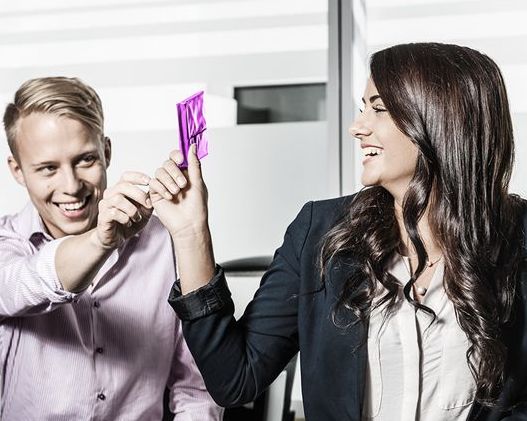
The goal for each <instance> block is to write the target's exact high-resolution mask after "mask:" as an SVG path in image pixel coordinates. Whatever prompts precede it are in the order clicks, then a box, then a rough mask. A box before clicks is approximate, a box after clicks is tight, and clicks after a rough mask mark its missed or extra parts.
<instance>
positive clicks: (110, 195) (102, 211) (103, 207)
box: [92, 171, 153, 249]
mask: <svg viewBox="0 0 527 421" xmlns="http://www.w3.org/2000/svg"><path fill="white" fill-rule="evenodd" d="M149 182H150V177H148V176H147V175H146V174H142V173H140V172H132V171H129V172H125V173H124V174H123V175H122V177H121V179H120V180H119V182H118V183H117V184H116V185H115V186H113V187H110V188H107V189H106V190H105V191H104V194H103V199H102V200H101V201H100V202H99V216H98V220H97V228H96V229H95V231H94V232H93V237H92V238H93V240H94V241H95V242H96V243H97V244H99V245H100V246H102V247H103V248H105V249H112V248H116V247H119V246H120V245H121V244H123V243H124V241H125V240H126V239H127V238H130V237H131V236H133V235H134V234H136V233H138V232H139V231H140V230H141V229H142V228H143V227H144V226H145V225H146V223H147V222H148V219H149V218H150V216H151V215H152V211H153V209H152V203H151V201H150V198H149V196H148V193H145V192H144V191H143V190H141V188H140V187H139V186H148V183H149Z"/></svg>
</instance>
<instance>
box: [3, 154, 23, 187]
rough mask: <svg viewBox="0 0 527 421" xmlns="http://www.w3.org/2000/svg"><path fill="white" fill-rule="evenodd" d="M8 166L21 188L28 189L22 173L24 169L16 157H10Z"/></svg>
mask: <svg viewBox="0 0 527 421" xmlns="http://www.w3.org/2000/svg"><path fill="white" fill-rule="evenodd" d="M7 164H8V165H9V169H10V170H11V174H13V177H14V178H15V180H16V182H17V183H18V184H20V185H21V186H24V187H26V180H25V178H24V173H23V172H22V167H21V166H20V165H19V163H18V161H17V160H16V159H15V157H14V156H12V155H10V156H9V157H8V158H7Z"/></svg>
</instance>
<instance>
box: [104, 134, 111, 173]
mask: <svg viewBox="0 0 527 421" xmlns="http://www.w3.org/2000/svg"><path fill="white" fill-rule="evenodd" d="M104 160H105V162H106V168H108V167H109V166H110V161H111V160H112V141H111V140H110V138H109V137H107V136H104Z"/></svg>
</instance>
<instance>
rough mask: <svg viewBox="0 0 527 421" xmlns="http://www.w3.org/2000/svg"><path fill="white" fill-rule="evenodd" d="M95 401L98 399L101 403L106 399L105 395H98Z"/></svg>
mask: <svg viewBox="0 0 527 421" xmlns="http://www.w3.org/2000/svg"><path fill="white" fill-rule="evenodd" d="M97 399H99V400H100V401H103V400H105V399H106V395H105V394H104V393H99V394H98V395H97Z"/></svg>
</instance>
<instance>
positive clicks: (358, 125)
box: [348, 113, 371, 139]
mask: <svg viewBox="0 0 527 421" xmlns="http://www.w3.org/2000/svg"><path fill="white" fill-rule="evenodd" d="M348 131H349V134H350V135H351V136H353V137H356V138H357V139H360V138H361V137H364V136H368V135H370V134H371V129H370V128H369V126H368V125H367V124H366V122H365V121H364V115H363V114H362V113H360V114H359V115H358V116H357V117H356V118H355V121H354V122H353V123H352V124H351V126H350V128H349V129H348Z"/></svg>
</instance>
